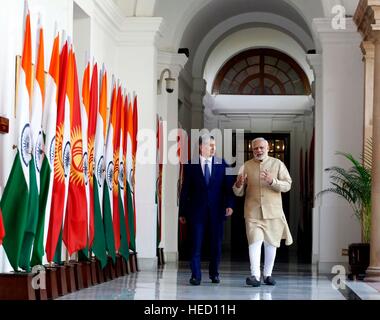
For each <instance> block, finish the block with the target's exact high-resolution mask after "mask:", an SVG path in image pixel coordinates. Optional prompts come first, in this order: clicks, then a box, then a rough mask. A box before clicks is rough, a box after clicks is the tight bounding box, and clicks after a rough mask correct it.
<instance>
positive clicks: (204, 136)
mask: <svg viewBox="0 0 380 320" xmlns="http://www.w3.org/2000/svg"><path fill="white" fill-rule="evenodd" d="M210 140H215V138H214V137H213V136H212V135H210V134H208V133H205V134H202V135H201V136H200V137H199V146H201V145H203V144H207V143H209V142H210Z"/></svg>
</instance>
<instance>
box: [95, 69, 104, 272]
mask: <svg viewBox="0 0 380 320" xmlns="http://www.w3.org/2000/svg"><path fill="white" fill-rule="evenodd" d="M100 79H101V82H100V101H99V112H98V114H97V120H96V135H95V171H94V176H93V181H94V195H93V197H94V216H93V217H94V241H93V243H92V251H93V252H94V254H95V256H96V257H97V258H98V259H99V261H100V263H101V266H102V268H104V267H105V266H106V265H107V254H106V240H105V235H104V225H103V212H102V202H103V185H104V174H103V173H104V166H105V161H104V140H105V135H106V121H107V73H106V71H105V69H104V66H103V71H102V74H101V77H100Z"/></svg>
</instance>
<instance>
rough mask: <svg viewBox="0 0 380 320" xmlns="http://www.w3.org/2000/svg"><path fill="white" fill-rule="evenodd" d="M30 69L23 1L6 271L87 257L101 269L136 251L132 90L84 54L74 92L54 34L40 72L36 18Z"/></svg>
mask: <svg viewBox="0 0 380 320" xmlns="http://www.w3.org/2000/svg"><path fill="white" fill-rule="evenodd" d="M36 39H37V41H36V42H37V51H36V52H37V58H36V62H35V76H34V78H33V72H32V43H31V30H30V14H29V9H28V5H27V2H25V15H24V39H23V52H22V57H21V66H20V68H19V77H18V90H17V92H18V94H17V105H16V108H17V111H16V123H17V128H18V129H17V154H16V157H15V159H14V162H13V165H12V169H11V173H10V175H9V178H8V181H7V183H6V186H5V189H4V193H3V196H2V198H1V201H0V244H1V242H2V244H3V247H4V249H5V252H6V254H7V257H8V260H9V262H10V264H11V266H12V268H13V269H14V270H15V271H17V270H19V268H21V269H23V270H26V271H29V270H30V268H31V267H32V266H34V265H40V264H42V263H43V258H44V255H45V253H46V261H47V262H58V263H60V262H61V261H62V258H61V252H62V242H63V244H64V245H65V248H66V249H67V252H68V255H69V256H72V255H73V254H74V253H78V256H79V257H80V258H84V259H88V258H90V257H91V256H92V254H94V255H95V256H96V257H97V258H98V259H99V260H100V262H101V265H102V266H103V267H104V266H105V265H106V264H107V259H108V257H111V258H112V259H113V261H115V255H116V254H117V253H119V254H120V255H122V256H123V257H124V258H125V259H128V256H129V250H133V251H135V249H136V248H135V234H136V218H135V212H136V210H135V197H134V181H135V177H134V172H135V156H136V152H137V139H136V136H137V123H138V116H137V96H135V95H133V97H132V98H131V97H130V96H129V95H127V94H126V92H125V91H124V92H123V90H122V88H121V85H120V83H116V81H115V80H114V79H113V81H112V86H111V88H112V93H111V105H110V115H109V117H108V118H107V105H108V101H107V100H108V93H107V88H108V83H107V81H108V79H107V72H106V70H105V68H104V66H103V67H102V69H101V70H98V65H97V63H94V64H93V68H92V72H91V64H90V61H89V59H87V62H86V63H87V64H86V68H85V70H84V75H83V82H82V90H81V91H80V90H79V83H78V70H77V63H76V56H75V51H74V48H73V45H72V44H71V40H70V38H68V39H63V41H62V45H61V46H60V35H59V33H58V32H56V33H55V38H54V44H53V49H52V53H51V60H50V67H49V72H48V74H47V76H46V77H45V73H44V38H43V28H42V25H41V23H40V20H39V23H38V36H37V38H36Z"/></svg>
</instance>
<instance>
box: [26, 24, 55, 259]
mask: <svg viewBox="0 0 380 320" xmlns="http://www.w3.org/2000/svg"><path fill="white" fill-rule="evenodd" d="M54 34H55V38H54V43H53V49H52V52H51V58H50V66H49V73H48V74H47V76H46V93H45V103H44V109H43V119H42V129H43V134H44V137H45V156H44V158H43V161H42V168H41V172H40V200H39V201H40V203H39V209H40V216H39V221H38V225H37V232H36V240H35V243H34V248H33V255H32V264H33V265H35V264H36V265H41V264H42V263H43V262H44V263H46V262H47V260H46V258H45V259H44V261H42V258H43V255H44V248H45V243H46V239H47V232H48V228H49V221H50V204H51V201H49V200H48V199H51V193H52V190H53V177H54V156H55V131H56V125H57V103H58V82H59V33H58V31H57V28H56V30H55V33H54ZM42 221H43V224H42V225H41V222H42ZM41 238H42V239H41ZM45 260H46V261H45Z"/></svg>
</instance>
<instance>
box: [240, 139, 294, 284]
mask: <svg viewBox="0 0 380 320" xmlns="http://www.w3.org/2000/svg"><path fill="white" fill-rule="evenodd" d="M252 147H253V155H254V157H253V159H251V160H249V161H247V162H245V163H244V166H242V167H241V168H240V170H239V174H238V177H237V180H236V182H235V184H234V186H233V191H234V193H235V195H236V196H240V197H242V196H243V195H244V194H245V203H244V218H245V225H246V233H247V239H248V245H249V258H250V264H251V277H248V278H247V280H246V283H247V284H248V285H252V286H254V287H258V286H260V284H261V280H260V279H261V277H260V258H261V246H262V244H263V243H264V250H265V251H264V253H265V261H264V271H263V276H264V283H265V284H267V285H275V283H276V282H275V280H274V279H273V278H272V270H273V266H274V260H275V257H276V249H277V248H278V247H280V243H281V239H285V244H286V245H291V244H292V243H293V239H292V235H291V234H290V230H289V227H288V224H287V222H286V218H285V214H284V211H283V208H282V198H281V192H288V191H289V190H290V188H291V184H292V179H291V178H290V175H289V172H288V170H287V168H286V166H285V164H284V163H283V162H282V161H281V160H279V159H276V158H272V157H269V156H268V151H269V146H268V142H267V141H266V140H265V139H263V138H257V139H255V140H253V141H252Z"/></svg>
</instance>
